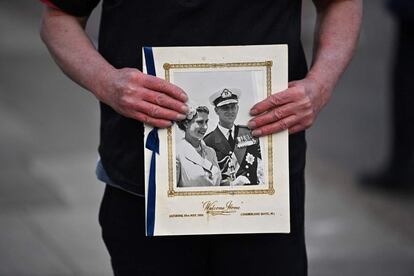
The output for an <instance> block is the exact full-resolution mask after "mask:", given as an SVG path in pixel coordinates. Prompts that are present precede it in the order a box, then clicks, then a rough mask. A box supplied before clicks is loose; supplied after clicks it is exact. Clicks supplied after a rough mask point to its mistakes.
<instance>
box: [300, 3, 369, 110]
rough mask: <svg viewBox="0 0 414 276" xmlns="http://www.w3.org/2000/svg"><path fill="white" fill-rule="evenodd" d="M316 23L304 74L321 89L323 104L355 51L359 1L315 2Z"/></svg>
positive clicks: (360, 15) (359, 17) (359, 20)
mask: <svg viewBox="0 0 414 276" xmlns="http://www.w3.org/2000/svg"><path fill="white" fill-rule="evenodd" d="M314 3H315V6H316V9H317V24H316V28H315V37H314V55H313V61H312V65H311V68H310V70H309V73H308V75H307V78H310V79H312V80H314V81H316V82H318V83H319V84H320V85H321V86H322V87H323V91H322V93H325V94H326V95H323V97H322V98H323V101H324V102H323V105H324V104H326V102H327V99H326V98H329V96H330V93H331V92H332V90H333V88H334V87H335V85H336V83H337V81H338V79H339V77H340V76H341V75H342V73H343V72H344V71H345V69H346V67H347V65H348V64H349V62H350V60H351V58H352V56H353V53H354V50H355V48H356V44H357V40H358V35H359V29H360V25H361V21H362V0H314Z"/></svg>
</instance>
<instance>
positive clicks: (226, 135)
mask: <svg viewBox="0 0 414 276" xmlns="http://www.w3.org/2000/svg"><path fill="white" fill-rule="evenodd" d="M240 95H241V92H240V90H239V89H235V88H224V89H221V90H219V91H218V92H216V93H214V94H213V95H212V96H210V98H209V100H210V103H211V104H212V105H213V106H214V110H215V112H216V114H217V115H218V117H219V123H218V125H217V127H216V129H215V130H213V131H212V132H210V133H209V134H207V135H206V136H205V137H204V141H205V143H206V145H207V146H209V147H212V148H213V149H214V150H215V151H216V155H217V160H218V163H219V166H220V170H221V174H222V181H221V184H220V185H222V186H226V185H257V184H261V183H262V182H263V180H262V174H261V173H259V176H258V168H259V172H262V171H263V170H262V169H261V167H262V163H261V154H260V143H259V139H258V138H254V137H253V136H252V135H251V132H250V129H248V128H247V127H246V126H242V125H235V124H234V121H235V120H236V118H237V113H238V111H239V105H238V103H239V98H240ZM258 165H259V166H258Z"/></svg>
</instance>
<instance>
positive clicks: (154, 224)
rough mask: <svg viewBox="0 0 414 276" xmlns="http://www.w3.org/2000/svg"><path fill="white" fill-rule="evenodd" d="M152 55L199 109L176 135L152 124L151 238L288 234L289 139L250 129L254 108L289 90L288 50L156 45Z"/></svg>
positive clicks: (147, 57)
mask: <svg viewBox="0 0 414 276" xmlns="http://www.w3.org/2000/svg"><path fill="white" fill-rule="evenodd" d="M143 57H144V71H145V72H147V73H151V74H153V75H156V76H157V77H159V78H163V79H165V80H167V81H169V82H171V83H173V84H175V85H177V86H179V87H181V88H182V89H183V90H184V91H185V92H186V93H187V95H188V98H189V100H188V102H187V105H188V106H189V108H190V111H189V112H188V113H187V117H186V119H184V120H183V121H180V122H177V123H175V124H174V125H173V126H171V127H169V128H167V129H153V128H152V127H151V126H148V125H146V126H145V139H146V141H147V145H150V146H147V149H146V150H145V171H146V176H145V178H146V183H145V188H146V210H147V212H146V214H147V218H146V219H147V235H149V236H152V235H203V234H233V233H289V232H290V214H289V162H288V132H287V130H286V131H283V132H280V133H276V134H273V135H269V136H266V137H261V138H257V137H254V136H253V135H252V134H251V131H250V129H249V128H248V127H247V122H248V121H249V120H250V119H251V116H250V115H249V110H250V108H251V107H252V106H253V105H254V104H255V103H257V102H259V101H262V100H264V99H265V98H266V97H268V96H270V95H271V94H272V93H277V92H279V91H282V90H284V89H286V88H287V83H288V68H287V66H288V65H287V64H288V62H287V46H286V45H257V46H215V47H153V48H145V49H143ZM154 145H155V147H154Z"/></svg>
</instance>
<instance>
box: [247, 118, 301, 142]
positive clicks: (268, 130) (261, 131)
mask: <svg viewBox="0 0 414 276" xmlns="http://www.w3.org/2000/svg"><path fill="white" fill-rule="evenodd" d="M296 123H297V117H296V115H292V116H289V117H286V118H283V119H281V120H279V121H277V122H274V123H271V124H267V125H265V126H262V127H260V128H257V129H255V130H253V132H252V134H253V136H256V137H260V136H266V135H269V134H273V133H277V132H280V131H283V130H286V129H288V128H290V127H291V126H293V125H295V124H296Z"/></svg>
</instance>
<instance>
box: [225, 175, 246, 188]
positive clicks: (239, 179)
mask: <svg viewBox="0 0 414 276" xmlns="http://www.w3.org/2000/svg"><path fill="white" fill-rule="evenodd" d="M246 184H250V180H249V179H248V178H247V177H245V176H244V175H239V176H238V177H237V178H236V179H234V180H233V181H231V182H230V186H242V185H246Z"/></svg>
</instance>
